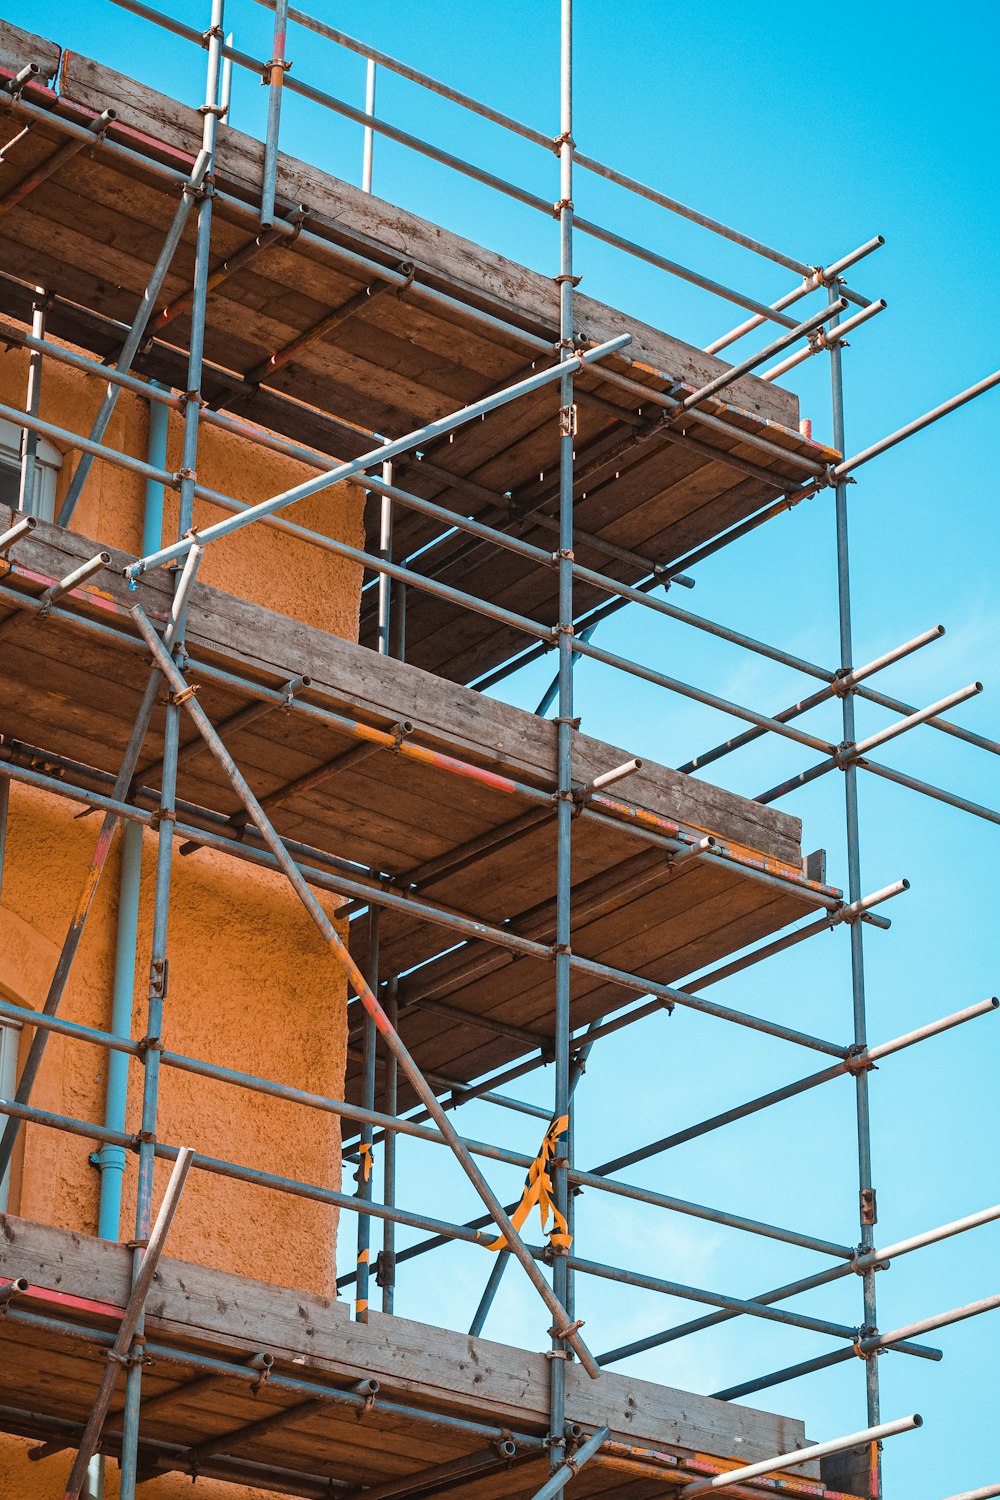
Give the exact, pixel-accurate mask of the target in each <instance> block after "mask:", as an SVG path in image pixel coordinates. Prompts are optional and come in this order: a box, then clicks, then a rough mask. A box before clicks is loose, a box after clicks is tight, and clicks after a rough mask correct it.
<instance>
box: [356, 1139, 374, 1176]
mask: <svg viewBox="0 0 1000 1500" xmlns="http://www.w3.org/2000/svg"><path fill="white" fill-rule="evenodd" d="M358 1154H359V1156H360V1157H361V1161H360V1163H359V1165H358V1171H357V1180H358V1182H370V1181H371V1176H372V1162H373V1159H374V1158H373V1156H372V1148H371V1146H370V1145H369V1144H368V1142H367V1141H362V1142H361V1145H360V1146H359V1147H358Z"/></svg>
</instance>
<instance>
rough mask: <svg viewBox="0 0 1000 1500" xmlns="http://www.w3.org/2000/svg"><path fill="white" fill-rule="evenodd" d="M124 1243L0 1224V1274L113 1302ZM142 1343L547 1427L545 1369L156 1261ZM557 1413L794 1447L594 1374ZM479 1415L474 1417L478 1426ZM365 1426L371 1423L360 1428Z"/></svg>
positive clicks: (752, 1426) (718, 1406)
mask: <svg viewBox="0 0 1000 1500" xmlns="http://www.w3.org/2000/svg"><path fill="white" fill-rule="evenodd" d="M129 1269H130V1255H129V1252H128V1250H127V1248H126V1247H125V1246H122V1245H115V1244H112V1243H111V1242H109V1241H103V1240H97V1239H92V1238H89V1237H86V1236H82V1235H77V1234H74V1233H72V1232H71V1231H67V1230H59V1229H54V1228H52V1227H49V1226H44V1225H38V1224H33V1223H30V1222H29V1221H27V1220H23V1219H16V1218H14V1217H12V1216H11V1215H6V1216H3V1217H2V1218H0V1274H2V1275H4V1276H12V1275H13V1276H16V1275H25V1276H27V1277H28V1279H29V1281H31V1282H32V1283H33V1284H35V1285H38V1286H42V1287H51V1288H53V1289H55V1290H59V1291H63V1292H68V1293H70V1294H71V1295H79V1296H86V1297H88V1298H91V1299H96V1300H99V1301H105V1302H109V1303H112V1304H114V1305H116V1306H119V1307H120V1306H122V1305H123V1304H124V1301H125V1299H126V1297H127V1292H128V1286H129ZM147 1330H148V1333H149V1336H150V1337H152V1338H164V1339H167V1340H169V1341H173V1340H179V1341H184V1340H190V1339H192V1338H193V1339H195V1340H196V1341H199V1342H204V1343H207V1344H211V1345H214V1346H216V1347H227V1348H230V1349H232V1350H233V1351H234V1352H235V1351H236V1350H237V1349H242V1350H244V1351H246V1352H252V1351H253V1350H256V1349H259V1348H261V1347H262V1346H263V1347H266V1348H269V1349H271V1350H272V1351H273V1352H274V1353H275V1354H276V1355H277V1356H278V1357H279V1360H288V1359H290V1360H292V1361H294V1363H295V1365H296V1366H297V1367H298V1368H300V1369H302V1368H303V1367H304V1368H305V1370H306V1371H313V1370H315V1371H316V1372H317V1373H320V1372H322V1373H323V1374H325V1375H335V1376H336V1377H339V1378H340V1379H362V1378H370V1377H374V1378H377V1379H379V1380H380V1381H381V1382H382V1384H383V1385H384V1387H385V1388H386V1389H387V1390H390V1391H392V1392H394V1393H406V1394H407V1395H408V1396H412V1397H413V1398H415V1399H419V1400H420V1402H421V1403H426V1404H428V1405H431V1406H433V1407H436V1408H438V1409H441V1410H448V1411H454V1410H456V1409H457V1410H463V1409H464V1410H467V1411H469V1412H470V1413H471V1412H476V1413H485V1414H488V1416H489V1418H491V1419H494V1420H498V1419H499V1420H504V1421H507V1422H509V1423H510V1425H511V1426H513V1427H515V1428H519V1429H520V1430H522V1431H523V1430H525V1427H527V1428H528V1429H529V1430H532V1429H533V1430H535V1431H544V1430H545V1429H546V1426H547V1408H548V1361H547V1360H546V1359H545V1358H544V1355H542V1354H532V1353H528V1352H527V1351H525V1350H519V1349H514V1348H511V1347H509V1346H506V1345H502V1344H496V1343H493V1342H491V1341H489V1340H486V1339H472V1338H469V1337H468V1336H466V1335H463V1334H458V1333H452V1332H449V1331H447V1330H445V1329H436V1328H432V1327H429V1326H427V1325H425V1324H421V1323H414V1322H410V1321H409V1320H407V1319H402V1318H394V1317H389V1316H385V1315H382V1314H379V1313H372V1314H370V1320H369V1322H368V1323H367V1324H362V1323H354V1322H352V1321H351V1320H350V1318H349V1317H348V1316H347V1313H346V1309H345V1308H344V1307H343V1305H342V1304H338V1303H334V1302H331V1301H330V1300H329V1299H327V1298H322V1297H316V1296H315V1295H313V1294H309V1293H302V1292H298V1291H291V1290H288V1289H285V1288H281V1287H274V1286H270V1285H267V1284H265V1283H262V1282H256V1281H252V1280H250V1279H248V1278H244V1277H236V1276H232V1275H230V1274H228V1273H225V1272H220V1271H215V1270H212V1269H210V1268H208V1267H204V1266H196V1265H193V1264H190V1263H187V1262H183V1261H177V1260H173V1259H172V1258H170V1257H164V1258H163V1260H162V1261H161V1263H160V1269H159V1273H158V1279H157V1281H156V1282H155V1283H154V1288H153V1291H152V1292H151V1294H150V1300H149V1303H148V1317H147ZM567 1417H568V1419H569V1420H570V1421H579V1422H582V1423H584V1424H587V1425H588V1426H591V1425H592V1426H597V1425H601V1424H602V1423H606V1424H607V1425H608V1426H609V1427H610V1428H611V1429H612V1431H613V1433H615V1434H616V1435H619V1434H620V1435H622V1436H624V1437H626V1439H627V1440H631V1441H635V1442H637V1443H648V1444H650V1445H652V1446H656V1445H662V1444H667V1445H676V1446H679V1447H681V1448H683V1449H687V1450H692V1449H694V1450H698V1451H701V1452H707V1453H713V1454H716V1455H718V1456H720V1457H735V1456H739V1457H741V1458H744V1459H746V1460H747V1461H749V1460H751V1459H753V1458H758V1457H759V1458H764V1457H768V1456H770V1455H772V1454H774V1453H779V1452H782V1451H788V1450H790V1449H793V1448H795V1447H797V1446H801V1444H802V1442H803V1440H804V1429H803V1426H802V1423H801V1422H798V1421H795V1420H793V1419H791V1418H787V1417H781V1416H774V1415H771V1414H769V1413H765V1412H757V1411H754V1410H751V1409H750V1408H747V1407H741V1406H737V1405H735V1404H733V1403H729V1402H721V1401H713V1400H711V1399H710V1398H708V1397H704V1396H696V1395H691V1394H688V1393H685V1392H681V1391H677V1390H674V1389H672V1388H670V1387H667V1386H659V1385H654V1384H652V1383H651V1382H649V1381H641V1380H635V1379H633V1378H632V1377H630V1376H624V1375H617V1374H613V1373H609V1372H605V1373H604V1374H603V1375H602V1377H601V1379H600V1380H599V1381H590V1380H589V1379H588V1377H587V1376H586V1374H585V1373H584V1372H582V1371H581V1370H580V1369H579V1368H578V1367H577V1366H576V1365H575V1364H574V1365H570V1366H569V1367H568V1369H567ZM480 1419H481V1418H480ZM369 1420H370V1421H373V1420H374V1413H373V1417H372V1418H370V1419H369Z"/></svg>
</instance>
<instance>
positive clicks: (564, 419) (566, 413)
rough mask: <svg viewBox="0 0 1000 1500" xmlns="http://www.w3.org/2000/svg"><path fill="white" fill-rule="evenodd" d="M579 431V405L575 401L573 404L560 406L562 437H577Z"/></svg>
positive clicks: (560, 431) (560, 433) (560, 432)
mask: <svg viewBox="0 0 1000 1500" xmlns="http://www.w3.org/2000/svg"><path fill="white" fill-rule="evenodd" d="M576 432H577V406H576V402H575V401H574V403H573V405H572V406H560V408H559V435H560V437H564V438H565V437H576Z"/></svg>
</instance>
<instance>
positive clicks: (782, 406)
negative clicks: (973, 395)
mask: <svg viewBox="0 0 1000 1500" xmlns="http://www.w3.org/2000/svg"><path fill="white" fill-rule="evenodd" d="M62 86H63V96H64V97H65V98H69V99H72V100H74V101H76V102H78V103H81V104H84V105H86V106H87V107H88V108H91V109H94V110H95V111H97V112H100V110H102V109H104V108H106V107H107V106H108V105H109V104H112V105H114V106H115V107H117V108H118V110H119V113H120V117H121V120H122V121H123V122H124V123H127V124H128V125H130V126H133V127H138V128H140V129H141V130H144V131H147V132H149V133H150V134H151V135H152V136H154V137H156V138H159V139H160V140H162V141H164V142H165V143H166V144H169V146H170V147H171V148H173V149H174V150H179V151H181V152H183V153H184V154H185V155H190V156H192V157H193V156H194V155H195V154H196V152H197V147H198V145H199V144H200V128H199V121H198V117H197V115H196V113H195V112H194V111H193V110H190V109H186V108H185V107H184V106H183V105H180V104H178V103H177V102H176V101H175V100H172V99H169V98H167V97H166V96H164V95H162V94H158V93H156V92H155V91H154V90H152V89H149V88H146V87H144V86H143V85H141V84H138V83H136V82H135V81H134V80H132V79H128V78H126V77H124V76H123V75H121V74H118V73H115V72H113V71H112V70H111V69H108V68H105V67H102V66H101V64H99V63H97V62H95V61H93V60H92V59H89V58H85V57H82V56H80V55H79V54H76V53H71V54H70V55H69V56H68V58H67V61H66V64H65V66H64V72H63V85H62ZM218 174H219V178H220V180H221V181H222V182H223V183H225V182H227V181H228V182H232V183H233V184H234V186H236V187H237V188H238V189H239V190H241V191H243V192H245V193H250V194H253V193H256V192H257V191H259V184H260V177H261V148H260V144H259V143H258V142H256V141H254V140H252V139H251V138H250V137H247V136H244V135H242V134H241V133H240V132H238V131H234V130H231V129H230V128H229V127H228V126H226V125H221V126H220V129H219V145H218ZM278 194H279V197H282V198H284V199H286V200H287V201H290V202H293V203H308V204H309V205H310V209H311V210H312V211H313V212H315V213H316V214H317V215H320V216H324V217H328V218H329V219H330V220H331V221H334V222H335V223H336V224H337V225H338V226H339V229H340V232H341V233H342V234H343V233H344V232H345V231H348V232H350V233H352V234H353V235H356V236H357V237H358V238H360V239H361V240H362V241H363V242H368V243H374V244H375V245H377V246H378V247H379V248H380V249H381V251H382V253H383V254H384V253H385V250H386V248H387V247H388V248H391V250H392V252H393V253H394V254H397V255H399V256H404V257H406V258H408V259H410V260H413V261H414V262H415V263H416V264H417V265H418V267H419V268H421V269H426V270H427V271H428V272H430V273H432V274H434V275H436V276H437V277H438V278H439V279H444V280H445V281H447V282H448V283H449V284H450V285H453V286H454V287H456V289H458V290H459V292H460V294H463V295H467V296H470V297H471V298H476V297H478V298H483V297H484V296H485V297H486V298H487V299H488V300H489V301H491V302H494V303H497V302H499V303H501V304H506V305H507V307H508V309H509V311H510V312H511V313H512V314H514V315H516V316H517V317H518V318H520V319H522V320H523V319H525V318H526V317H527V318H530V319H533V320H536V321H537V322H539V323H542V324H544V325H546V326H548V327H552V328H554V327H555V326H556V324H557V321H558V320H557V316H556V312H557V299H556V288H555V287H554V285H553V283H552V281H551V279H550V278H548V277H545V276H541V275H539V274H538V273H537V272H533V271H529V270H528V269H527V268H525V267H523V266H517V265H515V264H514V263H513V262H511V261H508V260H506V259H505V258H504V257H503V256H499V255H496V254H494V253H493V252H491V251H488V250H485V249H484V248H482V247H480V246H478V245H475V244H473V243H472V242H470V241H468V240H466V239H464V238H462V237H461V236H459V235H455V234H453V233H450V232H449V231H447V230H444V229H441V228H440V227H439V226H437V225H434V224H430V223H428V222H427V221H424V220H422V219H419V218H417V217H416V216H415V215H413V214H409V213H406V212H405V211H404V210H402V209H400V208H398V207H396V206H394V205H391V204H386V203H384V202H382V201H381V200H379V199H378V198H376V197H375V196H374V195H373V194H369V193H362V192H361V191H360V190H359V189H357V188H354V187H352V186H351V185H350V184H348V183H344V182H340V181H338V180H337V179H336V178H333V177H331V176H329V175H328V174H326V173H323V172H320V171H318V170H317V169H316V168H313V167H310V166H308V165H307V164H305V163H303V162H299V161H296V160H295V159H294V158H291V157H287V156H284V155H282V156H280V157H279V167H278ZM575 300H576V305H577V319H578V323H579V327H580V330H581V332H583V334H584V336H585V337H588V338H592V339H594V340H595V341H597V342H600V341H603V340H605V339H608V338H611V337H614V336H615V335H616V334H617V333H619V332H621V331H627V332H629V333H631V335H632V338H633V345H632V347H631V349H630V351H629V352H630V354H633V355H634V356H635V357H636V358H639V359H641V360H644V361H646V362H647V363H649V364H651V365H653V366H654V367H656V368H657V369H661V370H666V371H668V372H669V375H670V377H671V378H674V379H681V380H684V381H686V382H690V383H691V384H693V385H694V386H700V385H702V384H704V383H706V382H707V381H708V380H710V379H711V378H713V377H714V376H715V375H716V374H718V373H719V372H720V371H721V370H722V369H724V368H725V366H724V364H723V363H722V361H719V360H716V359H713V358H712V357H711V356H710V355H706V354H704V353H703V352H702V351H701V350H698V349H695V348H693V347H692V346H690V345H687V344H684V343H682V342H681V341H680V340H677V339H673V338H670V337H669V336H668V335H666V334H664V333H662V332H660V331H659V330H657V329H654V328H651V327H649V326H648V325H647V324H644V323H641V322H639V321H637V320H635V319H632V318H628V317H626V316H625V315H624V314H622V313H618V312H616V311H614V310H613V309H610V308H606V307H604V306H602V305H601V304H599V303H596V302H594V301H592V299H590V298H588V297H584V296H581V295H579V294H578V295H577V298H576V299H575ZM732 393H733V395H734V397H738V399H739V400H740V401H741V402H742V403H743V404H744V405H746V406H747V407H748V408H750V409H755V410H758V411H760V412H761V413H763V414H765V415H768V416H770V417H772V418H774V419H776V420H778V421H782V422H784V423H785V424H786V425H789V426H792V427H795V426H796V425H797V423H798V402H797V399H796V398H795V397H794V396H792V395H791V394H790V393H788V392H785V391H782V390H781V389H780V388H776V387H775V386H774V385H773V384H769V383H767V382H764V381H761V380H758V379H757V378H756V377H755V376H746V377H743V379H742V380H741V381H739V382H737V383H735V384H734V386H733V387H732Z"/></svg>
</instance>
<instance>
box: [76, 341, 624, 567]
mask: <svg viewBox="0 0 1000 1500" xmlns="http://www.w3.org/2000/svg"><path fill="white" fill-rule="evenodd" d="M631 342H632V336H631V334H628V333H622V334H619V335H618V337H617V338H613V339H608V340H607V341H606V342H605V343H603V344H595V345H594V347H593V348H592V349H588V350H586V351H585V352H584V353H582V354H574V355H573V356H572V358H570V359H567V360H564V361H563V362H562V364H558V365H553V366H552V367H551V368H549V369H546V370H540V371H539V372H538V373H537V374H535V375H529V376H528V377H527V379H525V380H519V381H517V382H516V383H515V384H514V385H509V386H506V387H505V388H504V389H503V390H501V391H495V392H493V393H492V394H491V395H489V396H484V397H483V398H482V400H480V401H473V402H472V403H471V405H469V406H463V407H461V408H460V409H459V410H458V411H453V412H450V413H449V414H448V416H446V417H438V418H436V419H435V420H434V421H433V422H428V423H426V424H425V426H423V427H418V428H415V429H414V430H413V432H408V433H406V434H405V436H403V437H400V438H394V439H393V441H392V442H390V443H382V444H380V446H379V447H377V448H372V449H370V450H369V451H368V452H367V453H362V454H361V455H360V456H359V457H358V458H352V459H351V460H350V461H349V462H347V463H342V464H338V465H337V466H336V468H333V469H327V470H325V471H324V472H322V473H320V474H317V475H316V476H315V477H314V478H313V479H306V480H304V481H303V482H302V484H297V485H295V486H293V488H292V489H290V490H282V491H281V492H280V494H277V495H272V496H271V498H270V499H269V500H261V501H260V502H259V503H258V504H257V505H251V506H249V507H248V508H247V509H246V510H242V511H239V512H238V513H237V514H236V515H234V516H227V517H226V519H225V520H224V521H217V522H216V523H215V525H214V526H206V527H205V528H204V530H202V531H199V532H197V533H194V532H190V533H188V535H186V536H184V537H182V538H181V540H180V541H178V542H173V543H171V545H170V546H169V547H161V548H160V550H159V552H151V553H150V554H149V556H148V557H141V558H139V560H138V561H137V562H134V563H130V564H129V566H128V567H127V568H126V569H125V577H126V579H127V580H128V583H129V586H130V587H131V588H134V587H135V586H136V584H137V582H138V579H139V578H140V576H141V575H142V574H143V573H145V572H147V571H148V570H149V569H150V568H158V567H161V566H162V565H163V563H167V562H171V561H172V560H173V559H174V558H175V557H183V556H184V555H185V553H187V552H189V551H190V549H191V547H192V546H194V545H195V543H198V544H200V545H201V546H207V545H208V543H209V542H214V541H217V540H218V539H219V538H220V537H224V536H228V535H229V534H230V532H233V531H239V530H240V529H241V528H242V527H244V526H249V525H250V524H251V523H252V522H253V521H259V520H261V518H262V517H264V516H270V515H274V514H275V512H277V511H279V510H286V509H287V508H288V506H290V505H294V504H296V502H297V501H299V500H305V499H307V498H308V496H310V495H315V494H316V493H317V492H318V491H320V490H327V489H330V488H331V487H332V486H333V485H335V484H341V483H342V482H343V481H344V480H346V479H353V478H354V476H355V475H357V474H363V473H364V471H365V470H366V469H371V468H373V467H374V466H376V465H378V464H383V463H387V462H388V461H389V460H390V459H393V458H398V457H399V455H400V454H402V453H408V452H409V451H410V450H411V449H413V448H420V449H422V448H423V447H424V446H425V445H426V444H427V443H429V442H430V441H431V440H432V439H433V438H436V437H441V436H443V434H444V433H446V432H453V431H454V430H455V428H457V427H463V426H465V425H466V423H468V422H472V421H475V419H476V418H477V417H482V416H485V415H486V414H487V413H488V412H491V411H496V410H498V409H499V408H500V407H501V406H506V405H508V403H509V402H511V401H516V400H517V399H518V398H519V397H521V396H528V395H531V393H532V392H533V391H540V390H543V389H544V388H545V387H546V386H549V385H552V384H553V383H554V382H555V381H558V380H560V379H561V378H562V377H563V375H564V374H566V373H569V374H572V373H574V372H575V371H577V370H582V369H583V368H584V366H585V365H592V364H594V363H595V361H597V360H601V359H606V358H607V357H608V355H610V354H616V353H618V351H619V350H620V349H623V348H624V346H625V345H626V344H630V343H631ZM60 519H62V518H61V517H60Z"/></svg>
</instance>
